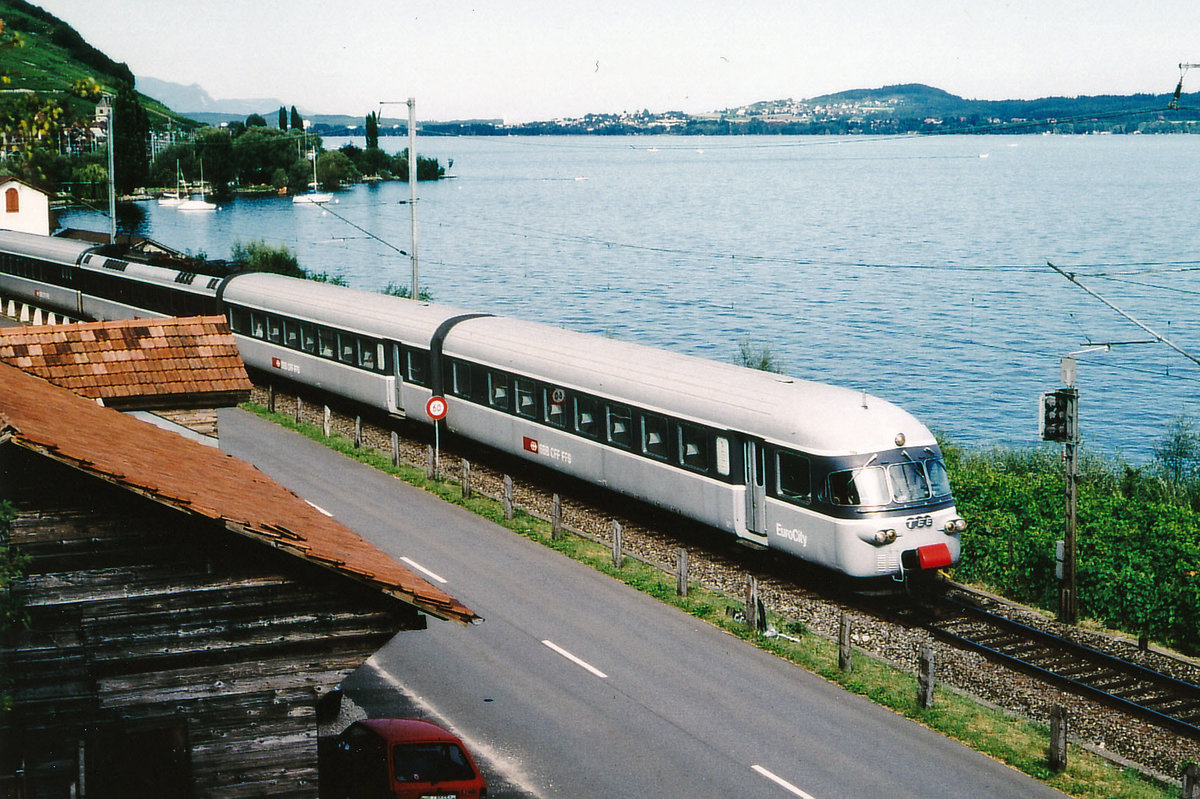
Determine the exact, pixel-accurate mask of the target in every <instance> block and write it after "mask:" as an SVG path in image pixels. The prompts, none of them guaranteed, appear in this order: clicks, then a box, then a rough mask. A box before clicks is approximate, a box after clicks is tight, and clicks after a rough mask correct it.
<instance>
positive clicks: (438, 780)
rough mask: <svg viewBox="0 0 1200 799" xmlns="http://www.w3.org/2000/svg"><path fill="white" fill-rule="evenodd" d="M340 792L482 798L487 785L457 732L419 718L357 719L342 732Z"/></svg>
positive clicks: (417, 798) (367, 798)
mask: <svg viewBox="0 0 1200 799" xmlns="http://www.w3.org/2000/svg"><path fill="white" fill-rule="evenodd" d="M334 758H335V763H336V764H337V772H338V778H337V780H336V781H337V783H339V784H340V786H341V789H340V790H339V792H338V796H340V797H344V798H345V799H482V798H483V797H486V796H487V784H486V783H485V782H484V781H483V776H482V775H481V774H480V773H479V768H478V767H477V766H476V765H475V761H474V759H472V757H471V753H470V752H468V751H467V748H466V747H465V746H463V743H462V741H460V740H459V739H458V738H457V737H456V736H455V735H454V734H453V733H450V732H448V731H446V730H444V729H442V728H441V727H439V726H438V725H436V724H434V723H433V722H430V721H421V720H418V719H366V720H363V721H356V722H354V723H353V724H351V725H350V726H349V727H347V728H346V730H345V731H344V732H343V733H342V734H341V735H339V736H338V740H337V748H336V754H335V756H334Z"/></svg>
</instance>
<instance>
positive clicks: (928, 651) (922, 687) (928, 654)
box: [917, 644, 937, 708]
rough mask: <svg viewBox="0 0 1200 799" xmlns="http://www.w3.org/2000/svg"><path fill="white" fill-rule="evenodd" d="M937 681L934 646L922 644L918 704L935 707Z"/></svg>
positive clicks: (918, 674)
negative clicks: (934, 691)
mask: <svg viewBox="0 0 1200 799" xmlns="http://www.w3.org/2000/svg"><path fill="white" fill-rule="evenodd" d="M936 682H937V679H936V672H935V671H934V664H933V647H932V646H930V645H929V644H922V645H921V654H920V657H919V660H918V665H917V704H918V705H920V706H921V707H923V708H931V707H933V688H934V684H935V683H936Z"/></svg>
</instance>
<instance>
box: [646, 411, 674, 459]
mask: <svg viewBox="0 0 1200 799" xmlns="http://www.w3.org/2000/svg"><path fill="white" fill-rule="evenodd" d="M667 435H668V432H667V420H666V419H665V418H663V417H662V416H658V415H656V414H653V413H646V414H642V454H643V455H649V456H650V457H651V458H658V459H659V460H663V461H665V460H666V459H667V458H668V457H670V444H669V443H668V439H667Z"/></svg>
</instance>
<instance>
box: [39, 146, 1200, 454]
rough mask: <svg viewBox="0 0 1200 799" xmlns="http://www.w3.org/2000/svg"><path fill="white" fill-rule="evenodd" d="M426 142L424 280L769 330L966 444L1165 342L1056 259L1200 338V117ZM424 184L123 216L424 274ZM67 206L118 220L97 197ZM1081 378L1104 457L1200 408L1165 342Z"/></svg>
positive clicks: (361, 267)
mask: <svg viewBox="0 0 1200 799" xmlns="http://www.w3.org/2000/svg"><path fill="white" fill-rule="evenodd" d="M344 141H345V140H340V139H330V140H327V141H326V146H327V147H336V146H339V145H340V144H341V143H343V142H344ZM357 143H358V144H359V145H360V146H361V141H359V142H357ZM406 144H407V142H406V140H404V139H387V138H385V139H383V145H384V147H385V149H389V150H393V151H394V150H398V149H402V148H403V147H404V146H406ZM418 149H419V150H420V151H421V153H422V154H428V155H433V156H437V157H438V158H439V159H441V162H442V164H443V165H445V164H447V163H448V161H449V160H450V159H453V168H452V169H451V170H450V171H451V173H452V174H453V175H454V176H455V177H454V179H453V180H446V181H441V182H438V183H436V184H421V186H420V201H419V203H418V217H419V218H418V226H419V230H418V236H419V239H418V255H419V263H420V267H421V271H420V280H421V286H422V287H425V288H428V289H429V290H430V291H431V292H432V293H433V296H434V298H435V299H436V300H438V301H440V302H445V303H449V304H454V305H459V306H463V307H467V308H471V309H476V310H485V311H490V312H493V313H501V314H509V315H513V316H519V317H523V318H527V319H532V320H536V321H541V322H546V323H549V324H554V325H559V326H564V327H569V328H574V329H577V330H582V331H586V332H592V333H600V334H604V335H609V336H614V337H617V338H621V339H626V340H630V341H638V342H641V343H646V344H652V345H657V346H662V347H666V348H670V349H675V350H680V351H683V352H688V353H691V354H695V355H701V356H704V357H708V358H713V359H718V360H730V361H732V360H737V357H738V342H739V341H741V340H744V339H749V340H752V341H753V342H755V343H756V344H757V345H759V346H765V347H768V348H769V349H770V351H771V353H772V354H773V355H774V356H775V358H776V359H777V360H778V361H779V362H780V363H781V364H782V365H783V367H784V369H785V371H787V372H789V373H790V374H794V375H796V376H799V377H805V378H812V379H817V380H822V381H826V382H831V383H837V384H842V385H846V386H851V387H853V388H858V389H865V390H867V391H869V392H871V393H873V394H877V395H880V396H883V397H886V398H888V399H891V400H893V401H895V402H897V403H899V404H901V405H903V406H904V407H906V408H907V409H909V410H911V411H912V412H914V413H915V414H917V415H918V416H919V417H920V418H921V419H922V420H924V421H925V422H926V423H927V424H929V425H930V426H931V427H933V428H935V429H937V430H939V431H941V432H943V433H945V434H946V435H948V436H949V437H950V438H951V439H952V440H954V441H956V442H959V443H963V444H977V445H982V444H989V443H1010V444H1021V443H1029V442H1033V441H1034V440H1035V439H1036V437H1037V416H1036V407H1037V397H1038V395H1039V393H1040V392H1041V391H1044V390H1047V389H1051V388H1054V387H1057V386H1058V385H1059V359H1060V357H1061V356H1063V355H1064V354H1066V353H1068V352H1072V351H1075V350H1079V349H1083V348H1085V347H1087V346H1088V344H1089V342H1091V343H1096V342H1102V343H1107V342H1128V341H1138V340H1145V339H1147V338H1149V336H1148V335H1147V334H1146V333H1145V332H1144V331H1142V330H1140V329H1139V328H1137V327H1136V326H1134V325H1133V324H1131V323H1129V322H1128V321H1126V320H1125V319H1123V318H1122V317H1121V316H1120V315H1119V314H1117V313H1116V312H1115V311H1113V310H1110V309H1109V308H1107V307H1105V306H1104V305H1103V304H1101V303H1100V302H1099V301H1097V300H1095V299H1093V298H1092V297H1090V296H1088V295H1087V294H1086V293H1085V292H1084V291H1082V290H1081V289H1079V288H1077V287H1075V286H1073V285H1072V284H1071V283H1070V282H1068V281H1067V280H1066V279H1065V278H1063V277H1061V276H1059V275H1058V274H1056V273H1055V272H1054V271H1052V270H1051V269H1050V268H1049V267H1047V266H1046V262H1047V261H1052V262H1054V263H1055V264H1058V265H1059V266H1062V267H1064V268H1065V269H1067V270H1069V271H1072V272H1074V273H1076V274H1077V275H1078V276H1079V279H1080V281H1081V282H1082V283H1084V284H1086V285H1087V286H1089V287H1090V288H1092V289H1093V290H1095V291H1097V292H1099V293H1100V294H1102V295H1103V296H1104V297H1106V298H1107V299H1109V300H1110V301H1112V302H1113V303H1115V304H1116V305H1117V306H1119V307H1120V308H1121V309H1123V310H1124V311H1126V312H1127V313H1129V314H1131V315H1133V316H1135V317H1137V318H1138V319H1140V320H1141V321H1142V322H1144V323H1145V324H1147V325H1149V326H1150V327H1152V328H1154V329H1155V330H1156V331H1158V332H1159V333H1160V334H1162V335H1165V336H1167V337H1168V338H1170V339H1171V340H1173V341H1174V342H1176V343H1177V344H1179V345H1180V346H1181V347H1182V348H1184V349H1185V350H1188V351H1189V352H1191V353H1193V354H1196V355H1200V314H1198V313H1197V310H1198V307H1197V305H1198V300H1200V296H1198V295H1200V271H1197V270H1198V269H1200V253H1198V250H1197V237H1196V234H1195V232H1194V231H1195V229H1196V226H1197V224H1200V192H1198V188H1200V137H1195V136H1157V137H1151V136H1144V137H1143V136H1123V137H1122V136H1079V137H1074V136H997V137H980V136H963V137H943V138H903V139H868V138H858V137H854V138H832V137H718V138H679V137H619V138H608V137H562V138H559V137H546V138H518V137H513V138H478V139H472V138H445V139H427V140H424V141H422V142H421V143H419V145H418ZM408 191H409V190H408V186H407V184H400V183H393V184H383V185H362V186H357V187H354V188H352V189H350V190H347V191H344V192H341V193H339V194H338V195H337V203H336V204H334V205H332V206H331V207H330V209H329V210H328V211H322V210H320V209H318V208H314V207H306V206H294V205H293V204H292V202H291V201H290V199H288V198H273V197H272V198H262V199H240V198H239V199H237V200H235V201H233V202H231V203H229V204H228V205H225V206H223V207H222V208H221V210H220V211H218V212H217V213H215V214H208V215H188V214H182V213H179V212H178V211H176V210H174V209H168V208H163V209H160V208H159V207H158V206H157V205H156V204H154V203H139V204H137V208H136V210H134V211H132V212H131V213H130V214H129V215H127V224H128V225H130V226H131V227H133V228H135V229H136V231H137V232H139V233H141V234H143V235H147V236H150V237H152V238H154V239H157V240H159V241H162V242H164V243H166V244H168V245H170V246H173V247H176V248H177V249H181V250H186V251H190V252H193V253H204V254H207V255H208V256H209V257H212V258H224V257H227V256H228V255H229V251H230V247H231V246H232V244H233V243H234V242H235V241H237V240H241V241H243V242H244V241H249V240H252V239H264V240H266V241H269V242H272V243H280V244H286V245H287V246H288V247H290V248H291V249H292V250H293V251H295V252H296V254H297V256H298V258H299V260H300V262H301V265H302V266H304V267H305V268H307V269H309V270H310V271H316V272H321V271H326V272H330V273H332V274H342V275H344V276H345V277H346V278H347V279H348V281H349V282H350V284H351V285H353V286H356V287H359V288H364V289H372V290H378V289H382V288H383V287H385V286H386V285H387V284H388V283H389V282H393V281H394V282H397V283H401V284H404V285H407V284H408V282H409V280H410V275H411V265H410V261H409V259H408V258H407V257H405V256H402V255H400V254H399V253H397V252H396V249H399V250H404V251H407V250H408V249H409V247H410V234H409V207H408V206H407V205H405V204H402V202H403V201H406V200H407V198H408ZM60 221H61V222H62V223H63V224H64V225H70V226H74V227H89V228H93V229H98V230H105V229H107V223H106V221H105V220H104V219H103V218H102V217H99V216H96V215H94V214H91V213H89V212H70V213H66V214H63V215H62V216H61V218H60ZM363 231H366V232H363ZM380 240H382V241H380ZM385 242H386V243H385ZM393 248H395V249H393ZM1078 372H1079V378H1078V384H1079V387H1080V391H1081V395H1082V399H1081V416H1082V422H1081V429H1082V432H1083V435H1084V437H1085V440H1086V442H1087V445H1088V446H1089V447H1090V448H1091V449H1092V450H1094V451H1098V452H1101V453H1105V454H1120V455H1123V456H1124V457H1127V458H1129V459H1131V460H1134V461H1140V460H1142V459H1144V458H1146V457H1147V456H1148V455H1149V454H1150V453H1151V452H1152V450H1153V447H1154V444H1155V443H1156V442H1157V441H1158V439H1159V438H1160V437H1161V436H1162V435H1163V432H1164V430H1165V427H1166V425H1167V424H1168V422H1169V421H1170V420H1171V419H1172V418H1174V417H1176V416H1180V415H1183V416H1189V417H1192V418H1197V419H1200V403H1198V401H1197V387H1198V386H1200V366H1197V365H1196V364H1195V363H1193V362H1192V361H1190V360H1188V359H1187V358H1185V357H1183V356H1181V355H1179V354H1178V353H1176V352H1174V351H1172V350H1171V349H1169V348H1168V347H1166V346H1165V345H1163V344H1156V345H1129V346H1118V347H1114V348H1112V350H1111V351H1109V352H1101V353H1092V354H1086V355H1082V356H1080V360H1079V368H1078Z"/></svg>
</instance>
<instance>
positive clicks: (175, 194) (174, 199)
mask: <svg viewBox="0 0 1200 799" xmlns="http://www.w3.org/2000/svg"><path fill="white" fill-rule="evenodd" d="M182 184H183V175H182V173H180V171H179V159H178V158H176V159H175V191H164V192H163V193H162V194H161V195H159V198H158V204H159V205H167V206H172V205H173V206H177V205H179V204H180V203H181V202H183V189H182Z"/></svg>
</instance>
